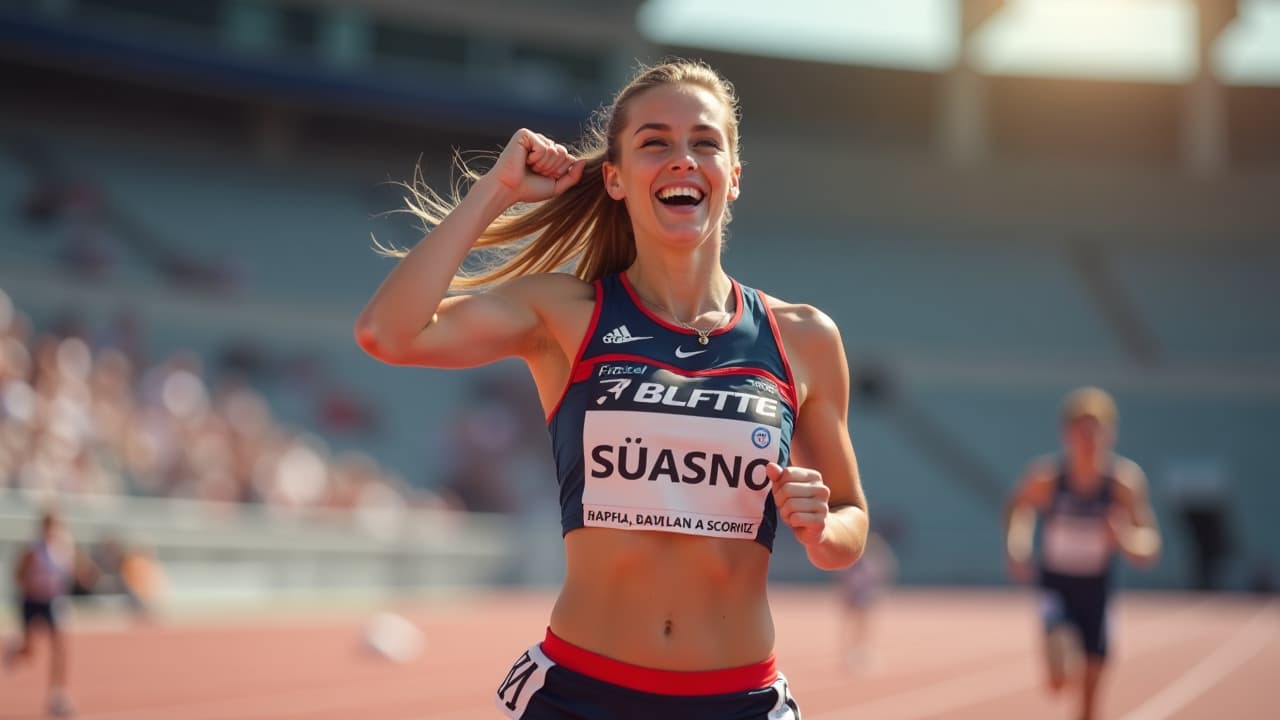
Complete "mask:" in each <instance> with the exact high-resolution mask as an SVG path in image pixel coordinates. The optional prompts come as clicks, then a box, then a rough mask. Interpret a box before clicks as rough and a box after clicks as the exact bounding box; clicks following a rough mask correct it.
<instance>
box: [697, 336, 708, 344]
mask: <svg viewBox="0 0 1280 720" xmlns="http://www.w3.org/2000/svg"><path fill="white" fill-rule="evenodd" d="M709 342H711V340H709V339H707V336H706V335H699V336H698V344H699V345H706V344H707V343H709Z"/></svg>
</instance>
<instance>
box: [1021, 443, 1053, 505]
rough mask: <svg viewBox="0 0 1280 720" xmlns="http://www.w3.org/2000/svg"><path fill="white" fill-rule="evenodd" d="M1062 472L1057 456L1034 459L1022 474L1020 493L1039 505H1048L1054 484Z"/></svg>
mask: <svg viewBox="0 0 1280 720" xmlns="http://www.w3.org/2000/svg"><path fill="white" fill-rule="evenodd" d="M1060 471H1061V468H1060V466H1059V462H1058V458H1057V456H1056V455H1052V454H1046V455H1040V456H1038V457H1035V458H1032V459H1031V461H1030V462H1028V463H1027V468H1026V470H1024V471H1023V472H1022V481H1021V483H1019V492H1020V494H1022V495H1023V496H1024V497H1029V498H1030V499H1031V500H1032V501H1033V502H1035V503H1037V504H1041V503H1046V502H1048V501H1049V498H1050V497H1051V494H1052V491H1053V486H1054V482H1055V481H1056V480H1057V478H1058V474H1059V472H1060Z"/></svg>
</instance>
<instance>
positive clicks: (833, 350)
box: [792, 316, 866, 509]
mask: <svg viewBox="0 0 1280 720" xmlns="http://www.w3.org/2000/svg"><path fill="white" fill-rule="evenodd" d="M816 324H817V325H818V327H815V328H811V329H809V331H808V332H807V338H805V340H803V341H801V342H800V343H798V345H799V347H798V348H797V350H799V352H798V353H793V354H796V355H798V356H799V357H800V359H801V361H802V363H803V368H804V373H805V376H806V382H805V385H806V386H807V392H806V393H805V399H804V403H803V405H801V407H800V409H799V411H798V412H797V416H796V431H795V437H794V438H793V440H792V455H793V461H794V464H796V465H799V466H802V467H809V468H813V469H814V470H817V471H818V472H820V473H822V479H823V482H825V483H826V485H827V487H828V488H829V489H830V490H831V499H830V501H829V502H830V504H831V506H832V507H836V506H840V505H852V506H856V507H860V508H863V509H865V508H866V499H865V497H864V496H863V492H862V481H861V478H860V477H859V474H858V460H857V456H856V454H855V453H854V449H853V442H852V440H851V439H850V437H849V365H848V361H847V359H846V358H845V353H844V346H843V344H842V343H841V341H840V336H839V331H838V330H837V329H836V328H835V325H834V324H833V323H831V321H830V320H829V319H827V318H826V317H825V316H819V320H818V322H817V323H816Z"/></svg>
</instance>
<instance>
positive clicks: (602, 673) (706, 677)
mask: <svg viewBox="0 0 1280 720" xmlns="http://www.w3.org/2000/svg"><path fill="white" fill-rule="evenodd" d="M542 652H543V653H544V654H545V655H546V656H547V657H548V658H550V659H551V661H552V662H554V663H556V664H557V665H560V666H563V667H564V668H565V669H567V670H572V671H574V672H576V673H579V674H582V675H586V676H587V677H590V678H594V679H596V680H601V681H603V682H607V683H610V684H612V685H617V686H619V687H624V688H628V689H630V690H639V691H641V692H648V693H655V694H658V695H684V696H689V695H720V694H723V693H737V692H746V691H748V690H759V689H760V688H766V687H769V686H770V685H772V684H773V683H774V681H775V680H777V679H778V666H777V662H776V661H775V658H774V656H773V655H772V654H770V655H769V657H767V658H765V659H764V660H761V661H760V662H758V663H754V664H751V665H743V666H741V667H734V668H724V669H721V670H692V671H685V670H659V669H656V668H647V667H641V666H639V665H632V664H631V663H625V662H622V661H620V660H614V659H613V658H608V657H605V656H604V655H599V654H597V653H593V652H591V651H590V650H586V649H583V648H580V647H578V646H577V645H574V644H573V643H570V642H568V641H566V640H564V639H563V638H561V637H559V636H557V635H556V634H555V633H553V632H551V628H547V638H546V639H545V640H543V641H542Z"/></svg>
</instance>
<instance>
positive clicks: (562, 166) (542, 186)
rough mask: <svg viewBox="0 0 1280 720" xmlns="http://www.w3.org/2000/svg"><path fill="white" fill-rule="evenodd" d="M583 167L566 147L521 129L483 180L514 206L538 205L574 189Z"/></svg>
mask: <svg viewBox="0 0 1280 720" xmlns="http://www.w3.org/2000/svg"><path fill="white" fill-rule="evenodd" d="M585 165H586V163H584V162H582V161H580V160H578V159H577V158H575V157H573V155H570V154H569V151H568V149H567V148H565V146H563V145H561V144H559V143H557V142H555V141H553V140H551V138H548V137H547V136H545V135H542V134H540V133H536V132H533V131H532V130H526V129H525V128H521V129H519V130H517V131H516V133H515V135H512V136H511V140H510V141H509V142H507V146H506V147H505V148H503V149H502V153H501V154H499V155H498V161H497V162H496V163H494V166H493V167H492V168H491V169H490V170H489V172H487V173H485V177H487V178H492V179H493V181H494V182H496V183H498V184H499V185H500V186H501V187H502V189H503V191H504V192H507V193H509V194H510V197H511V201H512V202H513V203H517V202H525V203H531V202H541V201H543V200H549V199H551V198H553V197H555V196H556V195H559V194H560V193H562V192H564V191H565V190H568V189H569V188H570V187H573V185H574V184H576V183H577V182H578V181H579V180H581V179H582V169H583V167H584V166H585Z"/></svg>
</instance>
